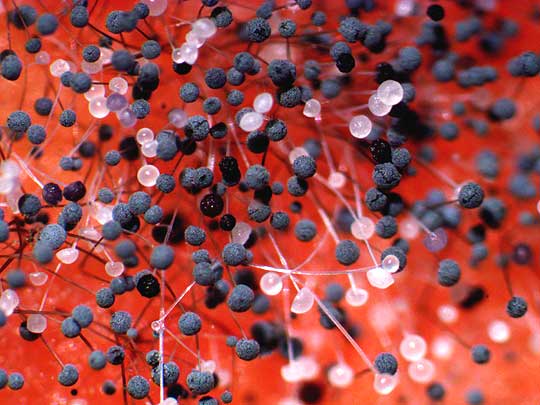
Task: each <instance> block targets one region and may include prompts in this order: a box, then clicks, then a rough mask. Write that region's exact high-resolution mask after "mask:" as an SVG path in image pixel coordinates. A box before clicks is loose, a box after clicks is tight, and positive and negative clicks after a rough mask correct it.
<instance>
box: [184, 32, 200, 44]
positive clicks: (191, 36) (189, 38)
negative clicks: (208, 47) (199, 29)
mask: <svg viewBox="0 0 540 405" xmlns="http://www.w3.org/2000/svg"><path fill="white" fill-rule="evenodd" d="M186 42H187V43H188V44H189V45H194V46H196V47H197V48H200V47H201V46H203V45H204V38H202V37H200V36H198V35H197V34H196V33H195V32H193V31H189V32H188V33H186Z"/></svg>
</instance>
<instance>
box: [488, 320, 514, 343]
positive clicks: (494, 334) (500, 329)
mask: <svg viewBox="0 0 540 405" xmlns="http://www.w3.org/2000/svg"><path fill="white" fill-rule="evenodd" d="M488 336H489V338H490V339H491V340H492V341H494V342H495V343H504V342H508V339H510V328H509V327H508V324H507V323H506V322H504V321H499V320H494V321H492V322H490V323H489V325H488Z"/></svg>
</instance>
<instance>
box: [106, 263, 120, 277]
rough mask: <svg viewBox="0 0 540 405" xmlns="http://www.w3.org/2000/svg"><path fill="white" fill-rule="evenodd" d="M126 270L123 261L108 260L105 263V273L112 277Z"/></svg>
mask: <svg viewBox="0 0 540 405" xmlns="http://www.w3.org/2000/svg"><path fill="white" fill-rule="evenodd" d="M123 272H124V263H122V262H107V263H105V273H107V274H108V275H109V276H111V277H118V276H121V275H122V273H123Z"/></svg>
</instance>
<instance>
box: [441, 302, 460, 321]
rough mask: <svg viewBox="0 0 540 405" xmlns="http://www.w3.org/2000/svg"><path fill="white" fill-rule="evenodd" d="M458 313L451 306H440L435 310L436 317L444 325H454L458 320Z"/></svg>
mask: <svg viewBox="0 0 540 405" xmlns="http://www.w3.org/2000/svg"><path fill="white" fill-rule="evenodd" d="M458 315H459V312H458V310H457V308H456V307H454V306H453V305H441V306H440V307H439V308H437V316H438V317H439V319H440V320H441V321H442V322H444V323H454V322H456V321H457V319H458Z"/></svg>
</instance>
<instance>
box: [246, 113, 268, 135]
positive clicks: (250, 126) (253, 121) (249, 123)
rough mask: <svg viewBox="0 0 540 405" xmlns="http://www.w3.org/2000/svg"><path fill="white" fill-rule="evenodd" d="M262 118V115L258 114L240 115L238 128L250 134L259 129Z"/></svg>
mask: <svg viewBox="0 0 540 405" xmlns="http://www.w3.org/2000/svg"><path fill="white" fill-rule="evenodd" d="M263 121H264V118H263V116H262V114H259V113H258V112H248V113H245V114H244V115H242V118H241V119H240V128H242V129H243V130H244V131H246V132H252V131H255V130H257V129H259V128H260V127H261V125H262V124H263Z"/></svg>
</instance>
